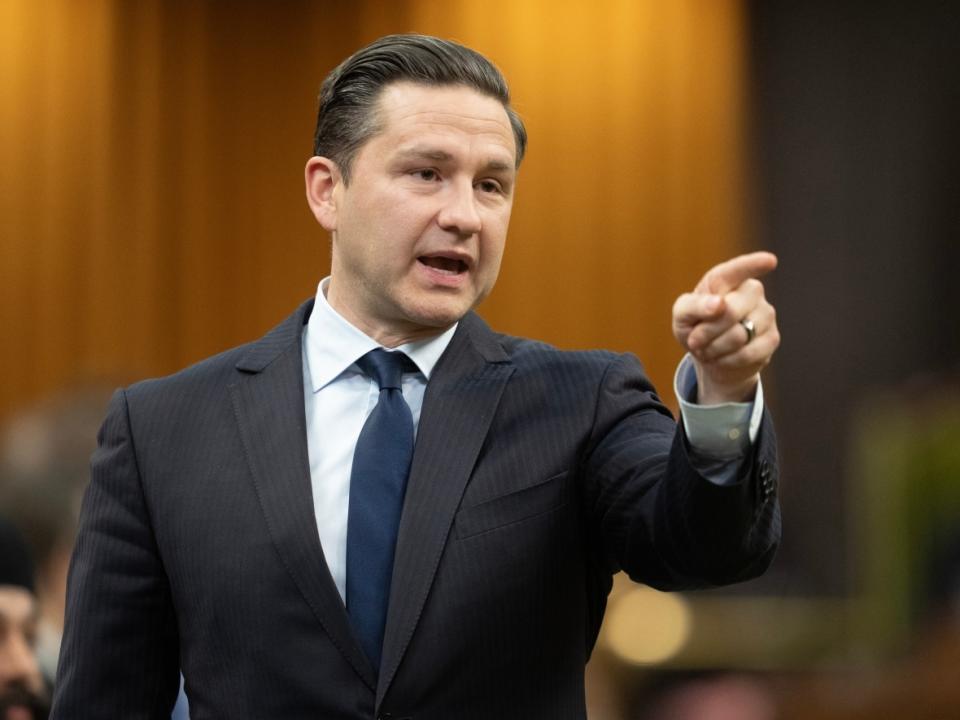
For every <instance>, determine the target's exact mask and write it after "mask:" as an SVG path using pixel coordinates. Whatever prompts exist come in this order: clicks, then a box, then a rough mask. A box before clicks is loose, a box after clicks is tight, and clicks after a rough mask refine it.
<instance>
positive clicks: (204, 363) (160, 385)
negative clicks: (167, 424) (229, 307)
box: [126, 300, 313, 402]
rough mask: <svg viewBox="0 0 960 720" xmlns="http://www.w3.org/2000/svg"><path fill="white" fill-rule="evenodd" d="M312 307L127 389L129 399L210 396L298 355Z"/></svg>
mask: <svg viewBox="0 0 960 720" xmlns="http://www.w3.org/2000/svg"><path fill="white" fill-rule="evenodd" d="M312 304H313V301H312V300H310V301H308V302H306V303H304V304H303V305H301V306H300V307H299V308H298V309H297V310H296V311H295V312H294V313H293V314H292V315H290V316H289V317H287V318H286V319H285V320H284V321H283V322H281V323H280V324H279V325H277V326H276V327H274V328H273V329H272V330H270V331H269V332H268V333H267V334H266V335H264V336H263V337H261V338H259V339H257V340H254V341H252V342H248V343H245V344H243V345H238V346H237V347H233V348H230V349H228V350H224V351H223V352H220V353H217V354H216V355H212V356H210V357H208V358H205V359H203V360H200V361H199V362H196V363H194V364H193V365H190V366H188V367H186V368H184V369H182V370H179V371H177V372H175V373H173V374H171V375H166V376H164V377H159V378H151V379H148V380H142V381H140V382H137V383H134V384H133V385H131V386H129V387H128V388H127V389H126V394H127V397H128V399H129V400H131V401H134V402H135V401H147V402H150V401H151V400H153V399H155V398H157V397H164V396H166V397H169V396H178V395H183V394H187V393H195V392H199V391H202V392H210V391H211V390H212V389H215V388H218V387H225V386H226V385H227V384H229V383H230V382H231V381H232V380H233V379H234V378H235V377H236V375H237V372H238V371H244V370H251V371H254V372H259V371H260V370H263V369H264V368H265V367H267V366H268V365H270V364H271V363H272V362H273V361H274V360H275V359H276V358H278V357H280V356H281V355H283V354H285V353H288V352H298V353H299V352H300V338H301V335H302V332H303V325H304V322H306V319H307V318H308V317H309V315H310V310H311V309H312Z"/></svg>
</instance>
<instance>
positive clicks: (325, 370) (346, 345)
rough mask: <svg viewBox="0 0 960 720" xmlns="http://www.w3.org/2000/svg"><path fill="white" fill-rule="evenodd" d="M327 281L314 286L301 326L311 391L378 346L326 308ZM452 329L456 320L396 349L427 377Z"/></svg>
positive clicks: (331, 379)
mask: <svg viewBox="0 0 960 720" xmlns="http://www.w3.org/2000/svg"><path fill="white" fill-rule="evenodd" d="M329 283H330V278H329V277H326V278H324V279H323V280H321V281H320V284H319V285H318V286H317V299H316V301H315V302H314V305H313V312H312V313H311V314H310V319H309V320H308V321H307V326H306V328H305V329H304V338H303V348H304V353H303V354H304V361H305V363H306V368H307V372H308V374H309V376H310V385H311V387H312V389H313V392H318V391H319V390H320V389H322V388H323V387H325V386H326V385H329V384H330V383H331V382H333V381H334V380H336V379H337V378H338V377H340V375H342V374H343V373H344V372H346V371H347V370H349V369H350V367H351V366H352V365H353V364H354V363H355V362H356V361H357V360H358V359H359V358H361V357H362V356H364V355H366V354H367V353H368V352H370V351H371V350H373V349H375V348H378V347H381V345H380V344H379V343H377V341H376V340H374V339H373V338H371V337H370V336H368V335H367V334H365V333H364V332H362V331H361V330H359V329H357V328H356V327H355V326H354V325H352V324H351V323H350V322H349V321H348V320H347V319H346V318H344V317H343V316H342V315H341V314H340V313H338V312H337V311H336V310H334V309H333V308H332V307H330V303H328V302H327V285H328V284H329ZM456 329H457V323H454V324H453V325H451V326H450V327H449V328H447V329H446V330H444V331H443V332H442V333H440V334H439V335H436V336H434V337H431V338H427V339H426V340H417V341H415V342H410V343H404V344H403V345H400V346H399V347H397V348H396V350H402V351H403V352H404V353H406V355H407V357H409V358H410V359H411V360H413V362H414V364H415V365H416V366H417V368H418V369H419V370H420V372H421V373H422V374H423V376H424V377H425V378H426V379H427V380H429V379H430V374H431V373H432V372H433V368H434V366H435V365H436V364H437V361H438V360H439V359H440V356H441V355H443V351H444V350H446V349H447V345H449V344H450V340H451V339H452V338H453V333H454V332H455V331H456ZM354 370H356V368H354Z"/></svg>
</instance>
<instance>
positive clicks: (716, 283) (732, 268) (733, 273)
mask: <svg viewBox="0 0 960 720" xmlns="http://www.w3.org/2000/svg"><path fill="white" fill-rule="evenodd" d="M775 267H777V256H776V255H774V254H773V253H771V252H766V251H760V252H753V253H747V254H746V255H738V256H737V257H735V258H732V259H731V260H727V261H726V262H722V263H720V264H719V265H714V266H713V267H712V268H710V269H709V270H708V271H707V274H706V275H704V276H703V280H701V281H700V283H699V285H697V291H698V292H709V293H715V294H717V295H724V294H726V293H728V292H730V291H731V290H733V289H734V288H737V287H740V285H741V284H742V283H743V281H744V280H748V279H749V278H759V277H763V276H764V275H766V274H767V273H768V272H770V271H771V270H773V269H774V268H775Z"/></svg>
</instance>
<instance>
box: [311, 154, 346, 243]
mask: <svg viewBox="0 0 960 720" xmlns="http://www.w3.org/2000/svg"><path fill="white" fill-rule="evenodd" d="M303 175H304V181H305V182H306V186H307V204H308V205H309V206H310V210H311V211H312V212H313V216H314V217H315V218H316V219H317V222H318V223H320V225H321V226H323V229H324V230H327V231H328V232H333V231H334V230H336V229H337V203H336V197H335V192H334V191H335V190H336V189H337V188H338V187H339V186H340V184H341V183H342V182H343V176H342V175H341V174H340V168H339V167H338V166H337V164H336V163H335V162H334V161H333V160H331V159H330V158H325V157H319V156H317V155H314V156H313V157H312V158H310V159H309V160H307V167H306V168H304V172H303Z"/></svg>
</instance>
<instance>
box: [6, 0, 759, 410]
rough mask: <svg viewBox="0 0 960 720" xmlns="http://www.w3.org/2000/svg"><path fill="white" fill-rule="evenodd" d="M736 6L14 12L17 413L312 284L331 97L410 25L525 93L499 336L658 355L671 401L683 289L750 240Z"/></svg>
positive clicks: (10, 38) (163, 360) (12, 401)
mask: <svg viewBox="0 0 960 720" xmlns="http://www.w3.org/2000/svg"><path fill="white" fill-rule="evenodd" d="M743 25H744V22H743V18H742V8H741V5H740V3H739V2H737V1H736V0H683V1H675V2H669V3H661V2H656V1H655V0H645V1H636V0H623V1H620V2H616V1H605V2H591V3H586V2H547V1H526V2H513V1H511V2H508V1H500V0H485V1H484V2H479V1H476V0H455V1H452V2H443V3H439V2H431V1H429V0H405V1H402V2H373V1H370V0H368V1H366V2H351V3H346V2H283V3H262V2H171V1H169V0H165V1H162V2H161V1H160V0H143V1H141V2H122V1H119V0H114V1H111V0H85V1H83V2H77V1H75V0H4V2H2V3H0V96H2V102H0V157H2V162H0V228H2V232H0V244H2V255H3V261H2V263H0V324H2V332H3V338H4V346H5V352H3V353H2V354H0V372H2V376H3V377H4V379H5V382H4V383H3V384H2V385H0V419H2V418H3V417H7V416H9V415H10V414H11V413H13V412H14V411H15V410H16V409H17V408H18V407H22V406H23V405H25V404H27V403H29V402H32V401H33V400H35V399H37V398H40V397H42V396H44V395H48V394H50V393H52V392H55V391H57V390H59V389H61V388H64V387H67V386H70V385H71V384H73V383H75V382H78V381H79V379H82V378H87V377H96V378H108V379H110V380H113V381H116V382H125V381H129V380H133V379H136V378H139V377H142V376H147V375H156V374H162V373H168V372H172V371H174V370H176V369H178V368H180V367H182V366H184V365H186V364H188V363H191V362H193V361H196V360H198V359H200V358H202V357H204V356H206V355H209V354H211V353H214V352H217V351H219V350H222V349H225V348H227V347H229V346H232V345H235V344H237V343H241V342H244V341H246V340H249V339H252V338H254V337H256V336H258V335H259V334H260V333H262V332H263V331H265V330H266V329H268V328H269V327H271V326H272V325H273V324H274V323H276V322H277V321H279V320H280V319H281V318H282V317H284V316H285V315H286V314H287V313H288V312H290V311H291V310H292V309H293V308H294V307H295V306H296V305H297V303H299V302H300V301H301V300H302V299H303V298H305V297H308V296H309V295H311V294H313V292H314V291H315V287H316V282H317V281H318V280H319V278H321V277H323V275H324V274H325V273H326V272H327V270H328V263H329V247H328V246H329V241H328V239H327V237H326V236H325V235H324V233H323V232H322V231H321V230H320V228H319V227H318V226H317V225H316V223H315V222H314V220H313V218H312V216H311V215H310V214H309V212H308V210H307V207H306V204H305V201H304V197H303V181H302V172H303V165H304V162H305V161H306V159H307V158H308V157H309V155H310V154H311V152H310V151H311V139H312V130H313V122H314V115H315V98H316V92H317V88H318V87H319V83H320V80H321V79H322V77H323V76H324V75H325V74H326V73H327V72H328V71H329V70H330V69H331V68H332V67H333V66H334V65H335V64H336V63H337V62H338V61H339V60H340V59H342V58H343V57H345V56H346V55H347V54H348V53H349V52H351V51H352V50H354V49H356V48H358V47H360V46H361V45H363V44H365V43H366V42H369V41H371V40H373V39H374V38H376V37H378V36H379V35H382V34H385V33H389V32H406V31H417V32H425V33H432V34H438V35H442V36H446V37H451V38H455V39H458V40H460V41H462V42H464V43H466V44H469V45H471V46H473V47H476V48H477V49H479V50H480V51H482V52H484V53H486V54H488V55H489V56H490V57H491V58H493V59H494V61H495V62H496V63H497V64H498V65H499V66H500V67H501V68H502V70H503V71H504V72H505V74H506V75H507V77H508V79H509V81H510V82H511V85H512V90H513V93H514V99H515V105H516V106H517V108H518V109H519V110H520V112H521V113H522V114H523V116H524V118H525V120H526V122H527V124H528V127H529V131H530V136H531V145H530V152H529V155H528V157H527V159H526V161H525V163H524V166H523V168H522V172H521V176H520V183H519V190H518V192H519V194H518V197H517V201H516V205H515V209H514V219H513V224H512V227H511V233H510V238H509V241H508V245H507V254H506V260H505V263H504V266H503V271H502V273H501V277H500V281H499V284H498V287H497V289H496V291H495V292H494V294H493V295H492V296H491V298H490V299H489V300H488V301H487V302H486V304H485V305H484V307H483V308H482V313H483V315H484V316H485V317H486V318H487V319H488V320H489V321H490V322H491V323H492V324H493V325H494V326H495V327H496V328H498V329H500V330H503V331H506V332H511V333H517V334H523V335H527V336H533V337H538V338H541V339H544V340H547V341H550V342H553V343H556V344H558V345H561V346H565V347H588V346H589V347H593V346H600V347H610V348H614V349H619V350H631V351H634V352H636V353H637V354H639V355H640V356H641V357H642V358H643V360H644V361H645V363H646V364H647V366H648V367H649V369H650V370H651V373H652V375H653V377H654V379H655V381H656V382H657V384H658V385H659V386H661V387H662V388H663V390H664V394H665V395H669V391H668V387H669V383H670V376H671V373H672V370H673V367H674V364H675V363H676V361H677V359H678V357H679V354H680V353H679V349H678V348H677V347H676V345H675V344H674V342H673V340H672V338H671V336H670V329H669V316H670V306H671V304H672V301H673V298H674V296H675V295H676V294H678V293H679V292H681V291H683V290H684V289H686V288H688V287H690V286H691V285H692V284H693V283H695V282H696V279H697V277H698V276H699V274H700V273H701V271H702V269H703V268H705V267H706V266H707V265H709V264H710V263H712V262H714V261H716V260H719V259H721V258H722V257H724V256H726V255H729V254H731V253H733V252H735V251H737V250H739V249H740V248H741V246H742V245H743V244H744V221H743V218H744V214H745V212H744V188H743V176H744V173H743V169H742V145H743V134H744V133H743V118H744V111H743V105H744V103H743V98H742V96H743V92H744V86H745V81H744V77H743V76H744V60H743V54H744V50H743V42H742V33H743Z"/></svg>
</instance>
